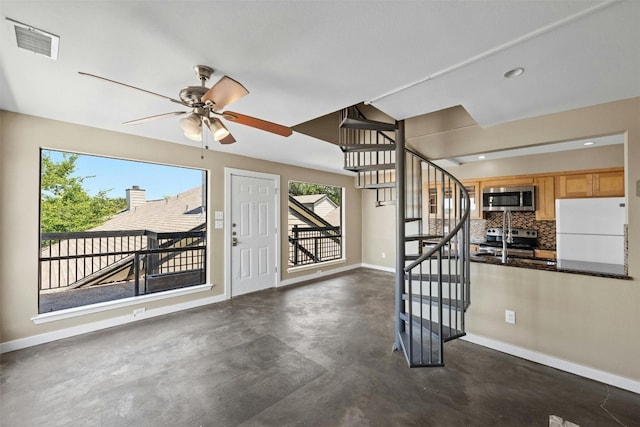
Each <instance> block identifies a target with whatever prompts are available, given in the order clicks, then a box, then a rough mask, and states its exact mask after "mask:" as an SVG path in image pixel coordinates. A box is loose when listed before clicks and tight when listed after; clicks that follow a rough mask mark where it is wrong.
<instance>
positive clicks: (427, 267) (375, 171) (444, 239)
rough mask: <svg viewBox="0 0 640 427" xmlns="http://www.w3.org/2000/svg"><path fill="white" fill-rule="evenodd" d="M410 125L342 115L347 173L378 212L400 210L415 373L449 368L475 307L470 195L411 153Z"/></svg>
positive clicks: (402, 297)
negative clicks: (448, 358) (448, 351)
mask: <svg viewBox="0 0 640 427" xmlns="http://www.w3.org/2000/svg"><path fill="white" fill-rule="evenodd" d="M404 139H405V137H404V122H403V121H397V122H395V123H386V122H382V121H374V120H369V119H367V118H366V117H365V115H364V114H362V112H361V110H360V109H359V108H358V107H357V106H353V107H349V108H346V109H344V110H342V111H341V114H340V148H341V149H342V151H343V152H344V168H345V169H346V170H350V171H353V172H356V173H357V176H356V178H355V181H356V187H358V188H362V189H370V190H372V191H375V192H376V206H388V205H395V208H396V277H395V289H396V293H395V299H396V301H395V318H396V330H395V343H394V350H402V352H403V353H404V355H405V358H406V359H407V363H408V364H409V366H410V367H430V366H444V343H445V342H447V341H450V340H453V339H456V338H460V337H462V336H464V335H465V322H464V315H465V311H466V309H467V308H468V306H469V303H470V299H469V296H470V281H469V241H470V221H469V217H470V205H469V195H468V194H467V191H466V190H465V188H464V186H463V185H462V184H461V183H460V181H458V180H457V179H456V178H455V177H454V176H452V175H451V174H449V173H448V172H446V171H445V170H444V169H442V168H440V167H439V166H437V165H435V164H434V163H432V162H430V161H429V160H427V159H426V158H424V157H423V156H422V155H420V154H419V153H416V152H414V151H412V150H410V149H408V148H406V147H405V144H404Z"/></svg>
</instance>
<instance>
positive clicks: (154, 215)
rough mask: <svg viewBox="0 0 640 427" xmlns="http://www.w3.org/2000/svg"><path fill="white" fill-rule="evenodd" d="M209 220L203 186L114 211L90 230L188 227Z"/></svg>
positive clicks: (175, 229)
mask: <svg viewBox="0 0 640 427" xmlns="http://www.w3.org/2000/svg"><path fill="white" fill-rule="evenodd" d="M205 221H206V212H205V210H204V208H203V206H202V187H196V188H192V189H191V190H188V191H185V192H183V193H179V194H178V195H176V196H172V197H169V198H166V199H161V200H148V201H147V202H146V203H144V204H142V205H139V206H136V207H134V208H132V209H130V210H125V211H122V212H120V213H118V214H116V215H114V216H113V217H112V218H111V219H109V220H108V221H107V222H105V223H104V224H102V225H100V226H98V227H95V228H92V229H91V230H90V231H114V230H150V231H156V232H171V231H188V230H192V229H193V228H195V227H197V226H199V225H201V224H203V223H204V222H205Z"/></svg>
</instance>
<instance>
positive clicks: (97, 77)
mask: <svg viewBox="0 0 640 427" xmlns="http://www.w3.org/2000/svg"><path fill="white" fill-rule="evenodd" d="M78 74H80V75H82V76H88V77H93V78H95V79H100V80H104V81H107V82H109V83H115V84H117V85H120V86H124V87H128V88H130V89H135V90H139V91H140V92H144V93H148V94H150V95H155V96H159V97H160V98H164V99H168V100H169V101H171V102H175V103H176V104H180V105H184V106H185V107H188V106H189V104H186V103H184V102H182V101H180V100H178V99H174V98H171V97H169V96H164V95H160V94H159V93H155V92H151V91H150V90H146V89H141V88H139V87H135V86H131V85H128V84H126V83H120V82H117V81H115V80H111V79H107V78H105V77H100V76H96V75H95V74H89V73H85V72H82V71H78Z"/></svg>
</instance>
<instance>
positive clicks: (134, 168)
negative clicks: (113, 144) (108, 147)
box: [42, 150, 202, 200]
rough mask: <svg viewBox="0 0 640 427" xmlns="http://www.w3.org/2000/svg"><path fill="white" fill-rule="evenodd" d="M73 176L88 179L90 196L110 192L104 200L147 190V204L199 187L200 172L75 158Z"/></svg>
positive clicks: (56, 157) (55, 155) (58, 155)
mask: <svg viewBox="0 0 640 427" xmlns="http://www.w3.org/2000/svg"><path fill="white" fill-rule="evenodd" d="M42 154H43V155H46V154H50V155H51V159H52V160H53V161H59V160H61V159H62V152H60V151H54V150H42ZM73 175H74V176H78V177H89V176H90V177H91V178H86V179H85V180H84V182H83V186H84V188H85V189H86V190H87V192H88V193H89V194H90V195H91V196H94V195H96V193H97V192H98V191H101V190H111V191H109V192H108V193H107V197H125V196H126V194H125V190H126V189H127V188H131V187H132V186H134V185H137V186H139V187H140V188H141V189H143V190H146V198H147V200H157V199H162V198H164V197H165V196H175V195H176V194H178V193H182V192H184V191H187V190H190V189H192V188H195V187H198V186H200V185H202V171H201V170H199V169H189V168H184V167H177V166H166V165H157V164H153V163H143V162H134V161H130V160H119V159H113V158H108V157H98V156H88V155H84V154H79V155H78V160H76V169H75V172H74V174H73Z"/></svg>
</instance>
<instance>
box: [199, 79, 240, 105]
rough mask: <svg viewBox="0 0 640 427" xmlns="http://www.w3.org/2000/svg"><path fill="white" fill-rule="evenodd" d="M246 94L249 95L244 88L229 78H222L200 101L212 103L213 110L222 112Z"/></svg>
mask: <svg viewBox="0 0 640 427" xmlns="http://www.w3.org/2000/svg"><path fill="white" fill-rule="evenodd" d="M247 94H249V91H248V90H247V89H246V88H245V87H244V86H242V85H241V84H240V83H238V82H237V81H235V80H233V79H232V78H231V77H227V76H224V77H223V78H221V79H220V80H218V83H216V84H214V85H213V86H212V87H211V89H209V90H208V91H207V92H206V93H205V94H204V95H202V98H201V99H200V101H201V102H203V103H212V104H213V108H214V109H215V110H222V109H223V108H224V107H226V106H227V105H229V104H231V103H232V102H235V101H237V100H238V99H240V98H242V97H243V96H245V95H247Z"/></svg>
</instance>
